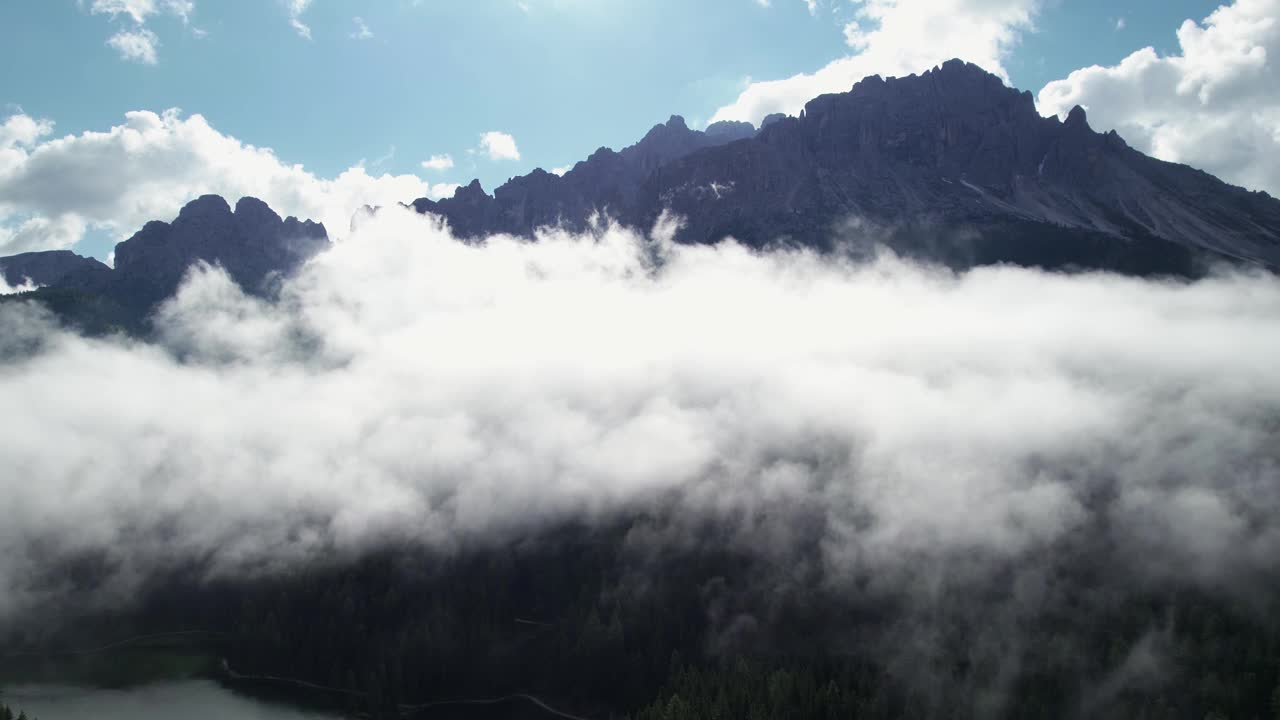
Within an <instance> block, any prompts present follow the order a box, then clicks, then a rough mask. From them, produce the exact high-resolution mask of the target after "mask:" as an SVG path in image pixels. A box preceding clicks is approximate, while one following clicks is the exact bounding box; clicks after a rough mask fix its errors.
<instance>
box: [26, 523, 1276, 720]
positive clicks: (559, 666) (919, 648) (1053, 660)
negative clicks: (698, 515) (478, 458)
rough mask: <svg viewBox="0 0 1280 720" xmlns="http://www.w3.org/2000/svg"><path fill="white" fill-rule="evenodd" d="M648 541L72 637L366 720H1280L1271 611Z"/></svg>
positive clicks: (425, 567)
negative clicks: (210, 664)
mask: <svg viewBox="0 0 1280 720" xmlns="http://www.w3.org/2000/svg"><path fill="white" fill-rule="evenodd" d="M641 530H642V528H641V524H639V523H633V524H617V525H614V526H612V527H610V528H608V529H601V528H588V527H573V528H565V529H562V530H561V531H559V532H556V533H548V534H545V535H542V536H540V537H539V538H538V539H537V540H536V541H532V540H526V541H522V542H520V543H515V544H509V545H488V546H484V547H477V548H471V549H463V550H459V551H457V552H454V553H450V554H448V555H441V554H433V553H426V552H422V551H416V550H411V549H406V548H398V549H395V550H392V549H387V550H386V551H384V552H382V553H378V554H374V555H370V556H366V557H363V558H360V559H358V560H345V561H342V562H334V563H332V564H330V565H326V566H312V567H309V568H307V569H305V570H304V569H295V570H291V571H289V572H287V573H267V574H264V575H262V576H261V577H259V578H257V579H256V580H253V581H245V580H243V579H237V580H235V581H227V580H217V579H209V578H207V577H204V576H202V574H201V573H198V572H194V571H193V570H192V569H190V568H188V569H185V570H183V571H181V572H176V573H174V574H173V575H171V576H169V577H167V578H165V579H164V580H163V581H157V582H155V583H154V584H153V585H152V586H151V587H150V588H149V589H148V590H147V591H146V592H145V593H144V598H145V599H144V601H143V604H142V605H141V606H140V607H138V608H136V609H135V610H132V611H130V612H129V613H127V614H124V615H114V616H108V617H103V616H98V617H91V616H86V617H85V618H84V619H83V623H82V625H81V628H82V629H83V630H84V631H85V632H87V633H88V634H89V635H91V636H94V637H99V638H107V637H110V636H111V633H113V632H114V633H121V632H124V631H125V630H126V629H128V631H129V632H168V631H174V630H179V629H191V628H198V629H201V630H204V631H207V632H208V636H207V638H208V639H207V640H205V641H203V642H205V643H206V648H207V649H208V651H209V652H211V653H215V654H216V655H217V656H218V658H219V661H220V662H219V665H220V666H221V672H220V673H219V676H220V677H221V679H222V680H223V681H224V682H227V683H229V684H231V685H232V686H235V687H238V688H241V689H246V690H249V691H259V690H264V691H270V692H283V693H286V694H291V695H295V696H297V697H299V698H302V699H306V700H307V701H309V702H318V703H321V704H322V705H325V706H327V707H330V708H332V709H336V710H342V711H346V712H349V713H350V714H351V715H353V716H367V717H375V718H398V717H415V716H420V717H431V716H433V715H432V712H428V711H427V710H425V709H417V710H415V707H420V706H423V705H426V704H430V703H439V702H444V701H449V700H466V699H476V698H498V697H503V696H508V695H517V694H528V695H533V696H536V697H537V698H538V699H540V700H542V701H544V702H546V703H548V704H550V705H552V706H554V707H555V708H556V709H557V710H560V711H564V712H569V713H572V714H574V715H579V716H582V717H589V718H606V717H609V718H624V717H628V718H632V719H633V720H683V719H686V718H689V719H693V718H725V719H728V718H748V719H752V720H754V719H756V718H759V719H764V718H777V719H786V720H810V719H812V720H819V719H827V718H867V719H871V720H898V719H903V720H906V719H916V718H955V719H965V718H975V719H976V718H990V717H1009V718H1045V719H1051V718H1066V717H1090V718H1127V719H1128V718H1133V719H1147V718H1150V719H1156V718H1170V719H1175V718H1192V719H1194V720H1210V719H1212V720H1276V719H1277V718H1280V622H1278V620H1280V613H1278V612H1276V610H1277V609H1280V606H1278V605H1277V603H1276V600H1277V599H1278V598H1280V594H1277V593H1274V592H1272V593H1271V594H1270V595H1266V594H1261V593H1258V592H1256V590H1257V589H1256V588H1254V589H1253V591H1251V592H1250V593H1249V594H1240V595H1231V594H1224V593H1221V592H1217V593H1207V592H1205V591H1204V590H1203V589H1201V588H1196V587H1194V586H1191V585H1189V584H1184V585H1180V584H1178V583H1171V582H1170V583H1162V584H1159V585H1148V586H1145V587H1144V586H1142V585H1140V584H1136V583H1130V581H1129V580H1127V579H1125V578H1124V576H1123V575H1122V574H1120V573H1118V572H1107V571H1104V570H1103V568H1104V567H1105V562H1106V561H1105V560H1103V559H1101V558H1099V557H1098V556H1096V555H1091V554H1089V550H1088V548H1075V550H1077V551H1080V552H1082V553H1084V554H1081V555H1079V556H1069V555H1066V554H1059V555H1053V556H1052V559H1051V563H1052V564H1054V565H1055V566H1054V568H1053V573H1054V574H1055V575H1056V579H1055V578H1050V580H1051V581H1052V582H1056V583H1057V586H1056V587H1055V588H1051V589H1049V590H1047V591H1046V592H1045V593H1044V594H1042V595H1040V596H1039V597H1037V598H1036V599H1035V602H1034V603H1032V602H1030V601H1027V600H1022V599H1014V598H1012V597H1011V596H1010V595H1009V590H1010V588H1009V586H1008V585H1007V584H1004V583H1005V582H1007V581H1009V580H1011V578H1012V576H1009V577H1006V578H1001V577H999V574H998V573H996V574H991V575H987V576H985V577H984V580H983V583H982V584H980V585H956V586H954V587H951V588H950V589H949V590H948V592H946V593H943V594H941V595H940V596H939V597H938V598H937V601H936V602H935V601H932V600H925V599H920V598H910V597H906V596H905V595H903V594H895V593H890V594H888V595H885V594H880V593H877V592H876V591H874V590H871V589H868V588H869V586H868V585H865V584H864V586H863V587H862V588H860V587H859V586H858V585H857V584H856V583H855V584H853V585H849V584H845V583H844V582H836V581H834V580H833V579H829V578H824V577H821V576H820V575H815V576H810V577H803V576H800V575H798V574H797V573H795V572H793V571H794V568H788V567H785V566H779V565H776V564H772V563H769V562H765V561H763V560H761V559H760V556H759V555H758V554H753V553H745V552H740V551H737V550H735V549H733V547H732V546H731V544H729V543H721V542H717V541H714V540H712V539H704V540H702V541H700V542H699V543H697V544H687V543H686V544H684V545H682V546H680V547H678V548H675V547H660V546H658V545H653V544H649V543H648V542H645V543H637V542H636V538H637V537H639V536H641V535H642V534H643V533H642V532H641ZM1068 581H1069V582H1068ZM54 637H58V636H57V635H56V634H55V636H54ZM54 637H51V638H46V646H49V642H53V643H54V644H56V642H57V641H56V640H54ZM59 639H60V640H61V641H62V642H67V638H66V636H65V635H64V636H61V637H60V638H59ZM264 677H270V678H273V680H272V681H263V680H262V678H264ZM430 707H433V708H434V713H435V714H436V716H439V713H440V712H445V711H447V710H448V706H447V705H446V706H443V707H441V706H430ZM534 710H536V708H535V709H534ZM534 710H531V712H533V711H534ZM446 716H448V715H446ZM457 716H458V717H474V715H467V714H465V713H463V714H459V715H457ZM530 717H543V716H542V715H539V714H537V713H536V712H535V714H534V715H530Z"/></svg>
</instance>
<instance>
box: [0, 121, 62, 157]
mask: <svg viewBox="0 0 1280 720" xmlns="http://www.w3.org/2000/svg"><path fill="white" fill-rule="evenodd" d="M52 132H53V122H52V121H49V120H41V119H36V118H33V117H31V116H29V115H26V114H24V113H22V112H21V111H19V112H18V113H17V114H16V115H11V116H9V117H8V118H5V121H4V123H3V124H0V152H3V151H5V150H9V149H12V148H19V147H30V146H31V145H34V144H35V142H36V141H37V140H39V139H40V138H42V137H44V136H45V135H49V134H50V133H52ZM6 167H7V165H6V164H3V163H2V161H0V172H3V171H4V170H5V168H6Z"/></svg>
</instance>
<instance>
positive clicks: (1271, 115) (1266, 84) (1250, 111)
mask: <svg viewBox="0 0 1280 720" xmlns="http://www.w3.org/2000/svg"><path fill="white" fill-rule="evenodd" d="M1178 44H1179V47H1180V52H1179V53H1178V54H1174V55H1168V56H1161V55H1160V54H1159V53H1157V52H1156V51H1155V49H1153V48H1150V47H1148V48H1143V49H1141V50H1138V51H1137V52H1134V53H1133V54H1131V55H1129V56H1128V57H1126V58H1125V59H1124V60H1122V61H1121V62H1120V63H1119V64H1118V65H1114V66H1111V67H1100V66H1093V67H1088V68H1083V69H1081V70H1077V71H1075V72H1073V73H1071V74H1070V75H1069V76H1068V77H1067V78H1065V79H1063V80H1058V81H1055V82H1051V83H1049V84H1048V85H1046V86H1045V88H1044V89H1043V90H1041V91H1040V95H1039V104H1040V109H1041V111H1042V112H1045V113H1046V114H1057V115H1059V116H1065V115H1066V113H1067V112H1069V111H1070V110H1071V108H1072V107H1073V106H1075V105H1081V106H1084V107H1085V108H1086V109H1087V110H1089V122H1090V124H1092V125H1093V126H1094V127H1095V128H1099V129H1114V130H1116V131H1117V132H1119V133H1120V134H1121V135H1122V136H1124V138H1125V139H1126V140H1127V141H1128V142H1129V143H1131V144H1132V145H1134V146H1135V147H1137V148H1138V149H1139V150H1142V151H1143V152H1146V153H1149V154H1151V155H1154V156H1155V157H1158V158H1161V159H1163V160H1170V161H1174V162H1182V163H1187V164H1190V165H1194V166H1196V167H1198V168H1202V169H1204V170H1207V171H1209V172H1211V173H1213V174H1214V175H1217V176H1219V177H1221V178H1223V179H1224V180H1227V181H1229V182H1232V183H1236V184H1238V185H1243V186H1245V187H1249V188H1253V189H1261V190H1267V191H1268V192H1271V193H1272V194H1280V166H1277V164H1276V163H1275V162H1274V158H1275V157H1277V156H1280V94H1278V93H1277V92H1276V88H1280V70H1277V66H1276V62H1275V60H1274V58H1276V57H1278V56H1280V0H1236V2H1234V3H1232V4H1230V5H1224V6H1222V7H1219V8H1218V9H1217V10H1215V11H1214V12H1213V13H1212V14H1210V15H1209V16H1208V17H1207V18H1205V19H1204V20H1203V21H1201V22H1199V23H1197V22H1195V21H1192V20H1187V21H1186V22H1184V23H1183V24H1182V26H1181V27H1180V28H1178Z"/></svg>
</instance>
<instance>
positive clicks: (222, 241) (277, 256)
mask: <svg viewBox="0 0 1280 720" xmlns="http://www.w3.org/2000/svg"><path fill="white" fill-rule="evenodd" d="M477 188H478V186H477ZM481 194H482V195H483V191H481ZM328 246H329V237H328V234H327V233H326V232H325V228H324V226H323V225H321V224H319V223H314V222H311V221H309V220H308V221H305V222H304V221H299V220H298V219H297V218H292V217H291V218H288V219H283V220H282V219H281V218H280V216H279V215H277V214H276V213H275V212H273V211H272V210H271V208H270V207H268V206H267V204H266V203H264V202H262V201H261V200H257V199H255V198H248V197H247V198H242V199H241V200H240V202H238V203H236V207H235V211H234V212H233V211H232V209H231V207H230V206H229V205H228V204H227V201H226V200H223V199H222V198H221V197H218V196H217V195H205V196H204V197H201V198H198V199H196V200H193V201H192V202H190V203H189V204H187V206H186V207H184V208H182V211H181V212H180V213H179V214H178V217H177V219H175V220H174V221H173V222H172V223H164V222H158V221H153V222H149V223H147V224H146V225H145V226H143V228H142V230H140V231H138V232H137V233H136V234H135V235H134V236H133V237H131V238H129V239H128V240H125V241H124V242H122V243H119V244H117V245H116V258H115V259H116V267H115V269H114V270H113V269H111V268H109V267H107V266H106V265H103V264H102V263H100V262H98V261H97V260H92V259H90V258H82V257H79V256H77V255H74V254H72V253H69V252H63V253H28V254H27V255H15V256H13V257H8V258H0V268H3V269H4V272H5V277H6V280H8V278H9V277H10V276H11V274H12V276H13V277H16V278H17V279H18V281H19V282H21V279H22V278H23V277H30V278H31V279H32V280H33V281H35V282H36V283H38V284H42V285H45V286H46V287H44V288H42V289H40V290H38V291H37V292H36V293H35V298H36V299H37V300H40V301H41V302H43V303H44V305H45V306H46V307H48V308H49V309H51V310H53V311H54V312H55V313H56V314H57V315H59V316H60V317H62V319H63V320H64V321H65V322H67V323H68V324H71V325H73V326H76V327H78V328H80V329H82V330H85V331H86V332H90V333H95V334H97V333H108V332H114V331H117V330H126V331H129V332H135V333H145V332H146V330H147V317H148V316H149V314H150V312H151V311H152V310H153V309H154V308H155V306H156V304H157V303H159V302H161V301H162V300H164V299H165V298H167V297H169V296H170V295H172V294H173V292H174V290H176V289H177V287H178V285H179V284H180V283H181V282H182V279H183V277H184V276H185V275H186V273H187V270H188V269H189V268H190V267H191V266H192V265H194V264H196V263H197V262H200V261H204V262H208V263H211V264H217V265H221V266H222V267H223V268H225V269H226V270H227V273H228V274H229V275H230V276H231V278H232V279H233V280H235V282H236V283H238V284H239V285H240V286H241V287H242V288H243V289H244V290H245V291H246V292H249V293H253V294H257V295H270V294H271V293H272V292H273V291H274V290H275V289H276V288H277V287H278V280H280V279H282V278H283V277H285V276H287V275H289V274H291V273H293V272H294V271H295V270H297V269H298V268H299V267H300V266H301V265H302V264H303V263H304V262H306V261H307V259H309V258H310V257H312V256H313V255H315V254H316V253H318V252H320V251H322V250H324V249H325V248H327V247H328Z"/></svg>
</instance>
